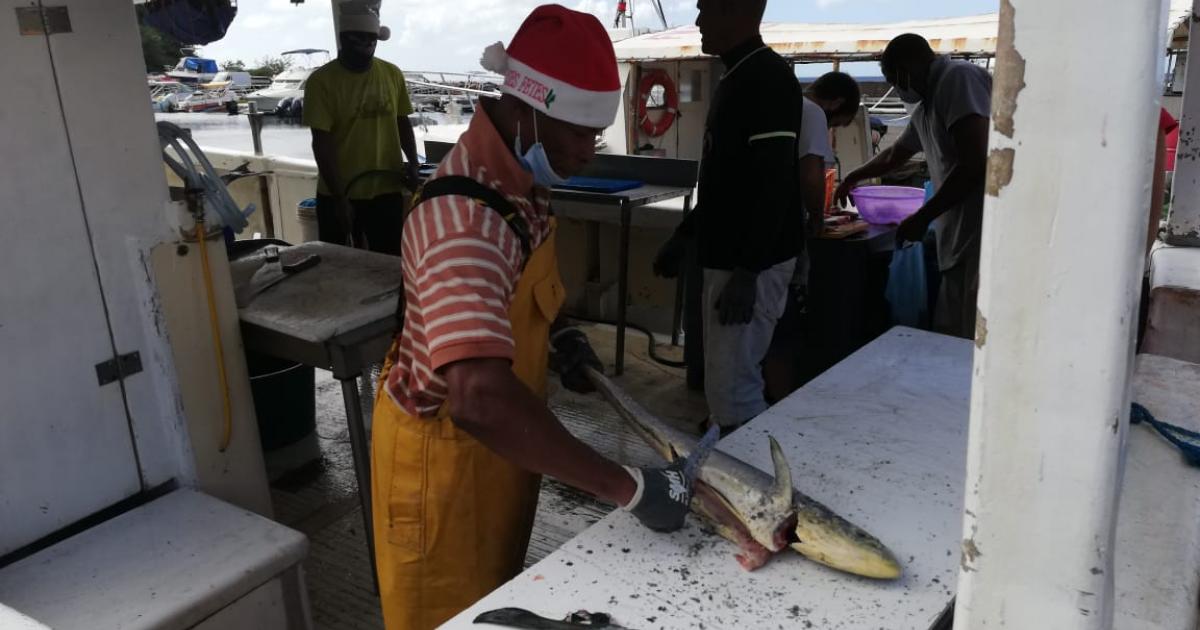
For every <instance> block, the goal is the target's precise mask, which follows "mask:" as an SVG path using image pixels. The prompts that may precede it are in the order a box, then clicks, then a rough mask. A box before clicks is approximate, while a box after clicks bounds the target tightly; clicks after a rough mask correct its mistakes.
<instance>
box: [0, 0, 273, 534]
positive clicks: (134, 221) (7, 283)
mask: <svg viewBox="0 0 1200 630" xmlns="http://www.w3.org/2000/svg"><path fill="white" fill-rule="evenodd" d="M0 4H2V5H3V6H0V50H2V51H4V52H3V54H2V55H0V69H2V70H3V72H2V74H3V76H5V77H6V84H7V88H6V90H5V97H4V99H5V104H4V106H3V107H2V108H0V163H3V164H4V165H5V168H4V169H2V170H0V173H2V174H0V178H2V179H0V212H2V213H3V218H4V219H6V226H7V227H6V228H5V229H4V230H3V236H2V237H0V243H3V244H4V245H5V247H2V248H0V256H3V258H2V259H0V261H2V262H3V263H4V264H2V265H0V287H4V289H3V290H4V296H5V298H4V299H0V343H2V346H0V347H3V352H4V354H5V358H6V359H8V361H6V362H5V364H4V371H3V372H0V375H2V376H4V377H5V378H3V379H0V399H3V400H5V401H6V402H8V401H11V400H14V399H19V400H23V401H26V402H27V403H29V404H22V405H21V406H20V407H19V408H20V413H18V414H15V415H14V414H12V413H11V410H12V409H13V408H14V406H13V405H5V408H6V409H8V410H9V411H8V412H6V413H5V415H3V416H0V506H3V507H0V509H3V510H5V512H3V513H0V522H3V523H4V526H3V527H0V532H3V533H5V534H9V533H11V532H13V531H14V529H15V528H16V527H17V526H18V525H19V526H20V527H21V528H22V531H21V532H20V533H19V534H17V535H12V540H8V539H7V538H6V539H5V540H0V553H2V552H3V551H6V550H8V549H11V548H12V546H13V545H16V546H19V545H21V544H24V543H26V542H29V541H30V540H33V539H35V538H37V537H40V536H43V535H46V534H48V533H50V532H52V531H54V530H55V529H57V528H59V527H61V526H63V525H66V524H68V523H70V522H73V521H74V520H77V519H78V518H81V517H83V516H86V515H87V514H89V513H91V512H93V511H95V510H97V509H100V508H102V507H104V506H106V505H109V504H111V503H113V502H115V501H116V500H118V499H120V498H122V497H123V496H128V495H129V494H132V493H134V492H137V491H138V490H139V489H146V488H149V487H153V486H155V485H157V484H160V483H162V482H165V481H167V480H169V479H177V480H179V481H180V482H182V483H183V484H185V485H196V484H197V481H198V477H197V472H196V468H197V466H196V464H195V457H196V456H198V455H197V454H196V453H195V452H194V451H193V450H192V448H191V441H190V440H189V439H188V432H189V430H190V429H191V428H192V427H193V426H195V425H197V424H200V425H211V424H213V423H216V422H219V418H211V417H188V416H187V415H186V414H185V413H184V410H183V408H184V406H185V405H184V399H183V395H182V393H181V388H180V387H179V383H178V379H177V375H176V367H177V363H176V361H177V360H183V361H202V360H204V359H201V358H200V357H193V356H190V355H188V354H184V355H182V356H176V353H175V349H174V348H172V346H171V344H170V340H169V338H168V334H167V331H166V329H167V326H166V325H165V324H166V321H165V319H164V317H165V316H164V314H163V309H162V300H161V294H160V291H159V287H160V286H162V285H169V284H171V283H175V282H182V281H184V278H183V277H182V276H177V275H175V274H173V273H170V272H169V271H168V272H165V273H164V272H163V270H158V269H155V268H154V264H153V261H152V255H151V252H152V251H153V250H154V249H155V248H156V247H158V246H160V245H162V244H164V243H172V242H174V241H176V240H178V239H179V234H178V232H177V229H178V226H180V225H182V224H184V223H186V221H187V219H186V217H183V216H181V212H180V211H179V209H178V208H177V207H176V206H175V205H173V204H170V203H169V202H168V195H167V188H166V186H165V185H164V180H163V177H162V172H163V166H162V161H161V156H160V154H159V148H158V140H157V134H156V130H155V126H154V119H153V115H152V113H151V111H150V104H149V99H148V98H147V92H146V84H145V68H144V65H143V60H142V55H141V48H140V35H139V31H138V27H137V21H136V18H135V15H134V10H133V5H132V4H131V3H130V2H129V1H128V0H61V1H59V2H56V3H55V5H57V6H62V7H65V8H66V9H67V11H68V13H69V16H70V22H71V26H72V30H71V32H67V33H58V34H53V35H50V36H48V37H47V36H22V35H20V34H19V31H18V29H17V26H16V24H15V18H14V16H15V13H14V8H16V7H27V6H29V2H27V1H25V0H0ZM51 60H52V61H51ZM51 63H52V64H53V65H52V66H51ZM19 287H24V289H22V292H21V293H19V294H17V295H14V294H13V293H10V290H12V291H15V290H16V288H19ZM89 287H90V288H89ZM101 291H102V293H101ZM101 294H102V295H103V303H102V305H99V306H96V307H95V310H94V316H90V317H91V319H88V320H86V321H85V320H81V319H80V318H81V317H82V316H83V315H84V314H86V313H88V312H89V309H91V308H92V304H94V303H98V302H99V299H100V298H99V295H101ZM105 313H107V318H105ZM227 314H228V313H226V315H227ZM235 316H236V315H235ZM79 322H84V324H83V325H80V324H79ZM97 322H99V323H97ZM110 335H111V336H110ZM114 347H115V350H116V352H119V353H128V352H135V351H136V352H138V353H140V355H141V361H142V364H143V371H142V372H141V373H138V374H134V375H132V376H129V377H128V378H127V379H126V380H125V381H124V386H123V388H122V387H121V386H120V385H116V384H114V385H110V386H108V387H105V388H101V387H99V386H98V384H97V381H96V374H95V370H94V367H93V366H94V365H95V364H96V363H98V362H100V361H103V360H106V359H108V358H111V357H112V355H113V351H114ZM227 352H229V353H231V354H234V356H238V355H237V353H239V352H240V340H238V339H237V338H236V336H235V337H234V338H233V339H232V340H231V346H230V347H229V348H228V349H227ZM207 360H208V361H209V363H208V364H207V365H208V366H209V369H208V370H201V371H200V372H199V373H201V374H203V375H204V377H207V378H215V376H214V375H213V372H214V371H213V370H211V357H208V358H207ZM198 365H202V364H198ZM10 375H11V376H12V378H8V377H9V376H10ZM239 386H244V387H248V383H234V387H239ZM89 397H91V398H89ZM114 397H115V398H114ZM93 399H94V400H93ZM114 405H115V408H116V409H117V411H116V412H112V413H110V412H109V411H106V410H111V409H113V408H114ZM251 418H252V416H251ZM114 423H115V424H114ZM97 427H108V429H107V430H106V431H105V432H103V433H102V434H101V433H98V428H97ZM122 436H123V437H122ZM243 439H246V440H253V442H250V443H252V444H255V445H256V443H257V435H256V434H244V435H243ZM122 441H124V446H122V445H121V444H122ZM135 447H136V450H135ZM236 483H237V484H239V485H240V486H241V487H242V489H245V488H253V489H254V490H253V491H251V492H247V493H245V494H246V495H254V496H255V497H256V498H257V499H256V500H255V501H240V502H239V503H240V504H241V505H243V506H244V507H250V508H252V509H259V510H260V511H261V510H262V509H263V508H264V505H263V504H264V503H265V498H266V485H265V472H264V471H257V472H256V471H254V470H252V469H251V470H249V471H248V472H247V473H246V474H244V475H242V476H240V477H239V478H238V479H237V481H236ZM200 487H201V488H202V489H203V488H204V485H203V484H200ZM14 489H15V490H14ZM18 492H19V499H20V500H19V501H14V499H13V498H14V497H16V496H18ZM218 496H220V495H219V494H218ZM222 498H224V497H222ZM235 502H238V501H235ZM9 510H11V513H10V512H9ZM8 543H12V544H8Z"/></svg>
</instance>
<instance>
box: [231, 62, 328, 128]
mask: <svg viewBox="0 0 1200 630" xmlns="http://www.w3.org/2000/svg"><path fill="white" fill-rule="evenodd" d="M281 54H282V55H283V56H284V57H292V56H303V57H304V63H303V64H302V65H299V66H297V67H293V68H288V69H287V70H284V71H283V72H280V73H279V74H277V75H275V76H274V77H272V79H271V85H269V86H267V87H265V88H263V89H261V90H258V91H256V92H252V93H250V94H248V95H246V98H245V100H246V102H248V103H253V104H254V106H255V107H256V108H257V109H258V111H260V112H264V113H275V112H276V110H277V109H278V107H279V104H280V102H281V101H283V100H284V99H289V100H291V101H294V100H295V99H303V98H304V84H305V82H306V81H307V80H308V77H309V76H310V75H312V73H313V72H314V71H316V69H317V68H319V67H321V66H322V65H323V64H325V63H328V61H329V51H328V50H325V49H322V48H301V49H298V50H288V51H284V52H283V53H281ZM313 55H324V61H322V62H321V63H318V64H315V65H314V64H313V63H312V61H311V59H312V56H313Z"/></svg>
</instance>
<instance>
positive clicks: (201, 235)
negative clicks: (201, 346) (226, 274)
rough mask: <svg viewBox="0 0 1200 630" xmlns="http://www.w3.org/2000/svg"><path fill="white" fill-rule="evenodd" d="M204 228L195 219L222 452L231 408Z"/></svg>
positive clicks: (230, 427)
mask: <svg viewBox="0 0 1200 630" xmlns="http://www.w3.org/2000/svg"><path fill="white" fill-rule="evenodd" d="M206 237H207V235H206V233H205V229H204V220H203V219H200V220H199V221H196V241H197V242H198V244H199V245H200V266H201V267H202V268H203V270H204V289H205V292H206V293H207V294H208V323H209V325H210V326H211V327H212V336H213V350H215V352H216V356H217V374H219V375H220V377H221V410H222V412H224V415H225V428H224V430H223V431H222V432H221V446H220V447H219V449H218V450H220V452H222V453H224V452H225V449H227V448H229V443H230V441H232V440H233V410H232V405H231V404H230V402H229V376H228V375H226V373H225V350H224V349H223V347H222V344H221V324H220V320H219V319H218V316H217V298H216V292H215V291H214V290H213V281H212V269H211V268H210V267H209V264H208V240H207V238H206Z"/></svg>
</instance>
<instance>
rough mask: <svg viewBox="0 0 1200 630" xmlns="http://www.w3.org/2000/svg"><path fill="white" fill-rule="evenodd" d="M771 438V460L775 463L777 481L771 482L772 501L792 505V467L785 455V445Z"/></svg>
mask: <svg viewBox="0 0 1200 630" xmlns="http://www.w3.org/2000/svg"><path fill="white" fill-rule="evenodd" d="M768 439H769V440H771V462H772V463H773V464H774V465H775V483H773V484H771V503H772V504H775V505H791V504H792V501H793V491H792V468H791V466H788V462H787V458H786V457H784V455H783V447H781V446H779V442H777V441H775V438H774V437H770V436H768Z"/></svg>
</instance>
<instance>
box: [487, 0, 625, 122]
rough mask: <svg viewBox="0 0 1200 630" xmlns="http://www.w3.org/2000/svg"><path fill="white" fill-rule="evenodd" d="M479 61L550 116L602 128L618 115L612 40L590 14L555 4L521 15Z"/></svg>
mask: <svg viewBox="0 0 1200 630" xmlns="http://www.w3.org/2000/svg"><path fill="white" fill-rule="evenodd" d="M479 62H480V64H482V65H483V67H484V68H486V69H487V70H490V71H492V72H495V73H497V74H500V75H502V76H503V77H504V86H503V87H502V88H501V91H502V92H503V93H505V94H511V95H513V96H515V97H517V98H519V99H521V100H522V101H525V102H526V103H528V104H529V105H530V106H532V107H533V108H534V109H537V110H539V111H541V112H543V113H545V114H546V115H547V116H550V117H551V118H555V119H557V120H563V121H566V122H569V123H573V124H576V125H582V126H585V127H593V128H596V129H604V128H606V127H608V126H610V125H612V124H613V122H614V121H615V120H616V118H617V109H618V108H619V107H620V104H621V78H620V76H619V75H618V74H617V56H616V53H614V52H613V45H612V41H611V40H609V37H608V33H607V32H606V31H605V30H604V27H603V26H602V25H601V24H600V20H597V19H596V17H595V16H594V15H592V14H590V13H581V12H579V11H572V10H570V9H568V8H566V7H563V6H559V5H557V4H547V5H543V6H540V7H538V8H536V9H534V10H533V13H530V14H529V17H527V18H525V23H524V24H522V25H521V28H520V29H518V30H517V34H516V35H514V36H513V39H512V42H511V43H510V44H509V45H508V48H507V49H505V48H504V45H503V44H502V43H500V42H497V43H495V44H492V45H491V46H489V47H488V48H487V50H485V51H484V52H483V58H482V59H480V61H479Z"/></svg>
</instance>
